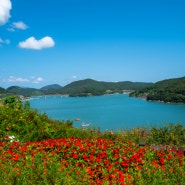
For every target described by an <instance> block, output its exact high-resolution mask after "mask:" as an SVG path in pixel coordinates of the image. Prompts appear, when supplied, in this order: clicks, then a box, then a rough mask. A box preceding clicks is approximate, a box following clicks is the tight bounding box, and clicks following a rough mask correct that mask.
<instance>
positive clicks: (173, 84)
mask: <svg viewBox="0 0 185 185" xmlns="http://www.w3.org/2000/svg"><path fill="white" fill-rule="evenodd" d="M130 97H143V98H146V99H147V100H150V101H161V102H165V103H167V102H169V103H185V77H182V78H173V79H168V80H163V81H159V82H157V83H155V84H152V85H150V86H148V87H145V88H142V89H140V90H137V91H135V92H133V93H131V94H130Z"/></svg>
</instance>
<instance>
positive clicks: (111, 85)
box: [7, 79, 151, 97]
mask: <svg viewBox="0 0 185 185" xmlns="http://www.w3.org/2000/svg"><path fill="white" fill-rule="evenodd" d="M150 84H151V83H142V82H129V81H125V82H100V81H96V80H92V79H85V80H79V81H75V82H72V83H70V84H68V85H66V86H64V87H61V86H60V85H57V84H53V85H48V86H45V87H42V88H41V89H35V88H22V87H18V86H11V87H9V88H8V89H7V92H10V93H14V94H19V95H22V96H24V97H30V96H40V95H52V94H53V95H55V94H68V95H69V96H91V95H93V96H96V95H103V94H106V93H122V92H123V90H138V89H140V88H143V87H146V86H148V85H150Z"/></svg>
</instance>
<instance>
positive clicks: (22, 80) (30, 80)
mask: <svg viewBox="0 0 185 185" xmlns="http://www.w3.org/2000/svg"><path fill="white" fill-rule="evenodd" d="M43 81H44V79H43V78H42V77H29V78H22V77H16V76H9V77H8V79H3V82H5V83H34V84H39V83H41V82H43Z"/></svg>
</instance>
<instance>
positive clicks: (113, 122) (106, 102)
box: [30, 94, 185, 131]
mask: <svg viewBox="0 0 185 185" xmlns="http://www.w3.org/2000/svg"><path fill="white" fill-rule="evenodd" d="M30 105H31V107H32V108H35V109H37V110H38V111H39V112H40V113H46V114H47V115H48V116H49V117H50V118H53V119H56V120H67V119H70V120H72V121H73V122H74V126H75V127H81V125H82V123H85V124H91V126H95V127H99V128H100V129H101V131H104V130H106V129H108V130H114V131H117V130H118V129H125V128H126V129H129V128H133V127H138V126H147V127H148V126H149V125H150V124H152V125H156V124H157V125H161V124H163V123H167V122H168V123H181V124H183V125H185V105H184V104H164V103H159V102H148V101H145V100H142V99H139V98H129V96H128V95H123V94H117V95H105V96H94V97H75V98H72V97H62V96H47V97H44V96H43V97H39V98H38V99H32V100H30ZM76 118H79V119H80V120H79V121H76V120H75V119H76Z"/></svg>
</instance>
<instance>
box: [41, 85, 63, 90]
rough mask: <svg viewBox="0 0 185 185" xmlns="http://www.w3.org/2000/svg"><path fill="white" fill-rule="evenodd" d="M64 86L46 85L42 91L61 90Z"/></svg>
mask: <svg viewBox="0 0 185 185" xmlns="http://www.w3.org/2000/svg"><path fill="white" fill-rule="evenodd" d="M61 87H62V86H60V85H58V84H52V85H46V86H44V87H42V88H40V90H41V91H43V90H44V91H45V90H49V89H60V88H61Z"/></svg>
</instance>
